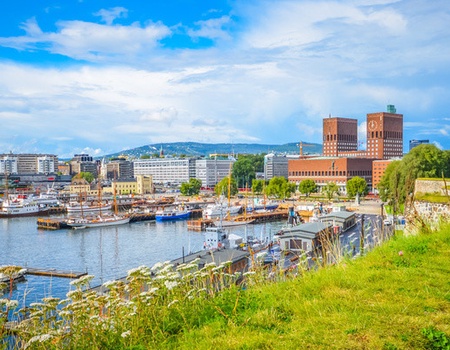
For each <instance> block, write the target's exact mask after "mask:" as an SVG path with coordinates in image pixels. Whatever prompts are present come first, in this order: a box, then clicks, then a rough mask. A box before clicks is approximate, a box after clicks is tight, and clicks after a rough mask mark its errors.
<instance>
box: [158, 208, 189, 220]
mask: <svg viewBox="0 0 450 350" xmlns="http://www.w3.org/2000/svg"><path fill="white" fill-rule="evenodd" d="M190 216H191V211H190V210H187V209H173V210H158V211H157V212H156V213H155V219H156V221H169V220H183V219H188V218H189V217H190Z"/></svg>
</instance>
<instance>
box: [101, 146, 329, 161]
mask: <svg viewBox="0 0 450 350" xmlns="http://www.w3.org/2000/svg"><path fill="white" fill-rule="evenodd" d="M161 149H162V150H163V152H164V154H165V155H182V154H184V155H187V156H208V155H209V154H213V153H220V154H260V153H270V152H276V153H288V154H298V153H299V146H298V143H295V142H293V143H286V144H283V145H270V144H252V143H234V144H232V143H198V142H172V143H155V144H151V145H145V146H142V147H137V148H133V149H129V150H124V151H121V152H117V153H114V154H109V155H105V157H106V158H113V157H117V156H119V155H128V156H131V157H135V158H140V157H141V156H142V155H152V154H155V153H156V154H159V152H160V150H161ZM321 152H322V145H320V144H314V143H304V145H303V153H304V154H319V153H321Z"/></svg>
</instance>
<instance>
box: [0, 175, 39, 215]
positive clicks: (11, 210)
mask: <svg viewBox="0 0 450 350" xmlns="http://www.w3.org/2000/svg"><path fill="white" fill-rule="evenodd" d="M5 182H6V187H5V194H4V198H3V202H2V207H1V209H0V217H1V218H11V217H20V216H34V215H38V214H44V213H45V212H47V211H48V208H46V207H45V206H42V205H39V204H38V203H37V202H35V201H33V200H30V199H28V198H27V196H26V195H23V194H20V195H16V196H11V195H10V194H9V193H8V174H6V173H5Z"/></svg>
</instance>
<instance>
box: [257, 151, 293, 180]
mask: <svg viewBox="0 0 450 350" xmlns="http://www.w3.org/2000/svg"><path fill="white" fill-rule="evenodd" d="M298 158H299V156H298V155H290V154H281V155H277V154H274V153H269V154H267V155H265V156H264V178H265V179H266V180H270V179H272V178H274V177H278V176H283V177H284V178H286V180H287V179H288V175H289V172H288V160H290V159H298Z"/></svg>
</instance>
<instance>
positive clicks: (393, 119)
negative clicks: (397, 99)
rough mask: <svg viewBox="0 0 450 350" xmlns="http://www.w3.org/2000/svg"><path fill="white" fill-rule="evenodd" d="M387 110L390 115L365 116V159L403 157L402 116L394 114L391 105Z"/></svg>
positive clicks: (375, 114) (393, 108) (374, 114)
mask: <svg viewBox="0 0 450 350" xmlns="http://www.w3.org/2000/svg"><path fill="white" fill-rule="evenodd" d="M388 110H389V111H390V112H391V113H387V112H378V113H369V114H367V147H366V156H367V158H376V159H390V158H395V157H402V156H403V114H397V113H395V107H394V106H392V105H389V106H388ZM392 112H393V113H392Z"/></svg>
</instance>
